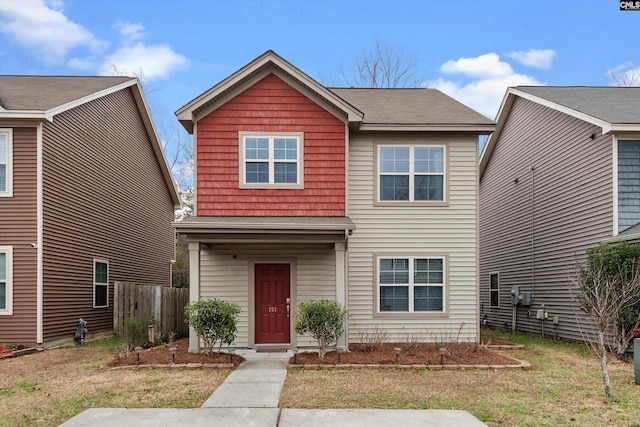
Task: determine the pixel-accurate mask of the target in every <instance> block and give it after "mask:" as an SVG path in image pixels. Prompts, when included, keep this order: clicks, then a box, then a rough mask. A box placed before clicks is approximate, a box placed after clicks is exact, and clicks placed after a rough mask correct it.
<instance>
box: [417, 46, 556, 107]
mask: <svg viewBox="0 0 640 427" xmlns="http://www.w3.org/2000/svg"><path fill="white" fill-rule="evenodd" d="M440 71H442V72H443V73H448V74H462V75H463V77H462V79H461V80H448V79H446V78H442V77H441V78H439V79H437V80H434V81H430V82H429V84H428V86H429V87H431V88H434V89H438V90H440V91H442V92H444V93H446V94H447V95H449V96H451V97H452V98H455V99H457V100H458V101H460V102H462V103H463V104H465V105H467V106H469V107H471V108H473V109H474V110H476V111H478V112H480V113H482V114H484V115H485V116H487V117H490V118H492V119H493V118H495V116H496V113H497V112H498V108H499V107H500V103H501V102H502V99H503V97H504V94H505V92H506V90H507V88H508V87H510V86H518V85H542V84H543V83H541V82H540V81H538V80H537V79H536V78H535V77H533V76H528V75H525V74H518V73H516V72H515V71H513V68H512V67H511V65H509V64H508V63H507V62H504V61H502V60H501V59H500V56H499V55H498V54H496V53H488V54H485V55H480V56H478V57H475V58H460V59H458V60H457V61H447V62H446V63H445V64H444V65H443V66H442V67H440Z"/></svg>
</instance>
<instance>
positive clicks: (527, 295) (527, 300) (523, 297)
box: [520, 292, 533, 305]
mask: <svg viewBox="0 0 640 427" xmlns="http://www.w3.org/2000/svg"><path fill="white" fill-rule="evenodd" d="M532 301H533V294H532V293H531V292H522V293H521V294H520V303H521V304H522V305H531V302H532Z"/></svg>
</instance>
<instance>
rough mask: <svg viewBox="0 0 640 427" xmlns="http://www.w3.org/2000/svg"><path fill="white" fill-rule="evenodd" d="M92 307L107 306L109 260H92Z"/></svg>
mask: <svg viewBox="0 0 640 427" xmlns="http://www.w3.org/2000/svg"><path fill="white" fill-rule="evenodd" d="M93 307H94V308H102V307H109V262H107V261H101V260H94V261H93Z"/></svg>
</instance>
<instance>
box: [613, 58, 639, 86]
mask: <svg viewBox="0 0 640 427" xmlns="http://www.w3.org/2000/svg"><path fill="white" fill-rule="evenodd" d="M607 77H608V79H609V82H610V83H611V84H612V85H613V86H621V87H638V86H640V65H635V64H634V63H633V62H627V63H625V64H622V65H620V66H618V67H615V68H612V69H610V70H607Z"/></svg>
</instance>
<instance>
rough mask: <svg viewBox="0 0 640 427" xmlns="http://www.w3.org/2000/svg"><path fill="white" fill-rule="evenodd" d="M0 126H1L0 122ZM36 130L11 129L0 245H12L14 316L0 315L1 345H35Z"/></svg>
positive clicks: (0, 206)
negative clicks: (9, 186)
mask: <svg viewBox="0 0 640 427" xmlns="http://www.w3.org/2000/svg"><path fill="white" fill-rule="evenodd" d="M0 127H7V126H3V125H2V123H0ZM36 138H37V136H36V128H35V127H30V128H14V129H13V197H0V246H13V315H11V316H0V343H6V344H11V343H18V344H35V343H36V340H37V335H36V291H37V288H36V280H37V277H36V271H37V269H36V262H37V250H36V249H33V248H32V247H31V246H30V244H31V243H34V242H37V236H38V234H37V210H36V207H37V205H36V203H37V202H36V197H37V182H36V180H37V176H36V164H37V141H36Z"/></svg>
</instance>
